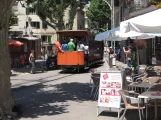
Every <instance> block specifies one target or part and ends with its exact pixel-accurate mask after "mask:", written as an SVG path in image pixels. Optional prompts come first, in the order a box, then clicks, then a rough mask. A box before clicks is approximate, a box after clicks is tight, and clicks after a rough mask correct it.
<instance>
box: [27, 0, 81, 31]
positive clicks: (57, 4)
mask: <svg viewBox="0 0 161 120" xmlns="http://www.w3.org/2000/svg"><path fill="white" fill-rule="evenodd" d="M80 2H82V1H80ZM80 2H79V1H78V0H27V1H26V3H27V4H28V5H30V4H31V5H32V6H33V8H35V9H36V12H37V15H38V16H39V17H40V19H41V20H42V21H43V22H45V23H47V24H48V25H49V26H51V27H52V28H54V29H64V28H65V25H64V21H63V17H64V11H65V10H66V9H67V7H70V8H71V9H70V13H71V14H70V16H69V19H70V20H69V24H72V22H73V20H71V19H74V16H75V13H76V8H77V7H78V6H79V5H80V4H79V3H80ZM49 21H50V22H49ZM51 23H53V24H51Z"/></svg>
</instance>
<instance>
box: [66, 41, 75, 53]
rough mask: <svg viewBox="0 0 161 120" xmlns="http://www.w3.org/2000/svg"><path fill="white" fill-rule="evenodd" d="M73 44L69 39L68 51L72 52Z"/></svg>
mask: <svg viewBox="0 0 161 120" xmlns="http://www.w3.org/2000/svg"><path fill="white" fill-rule="evenodd" d="M74 48H75V44H74V43H73V39H70V42H69V43H68V51H70V52H72V51H74Z"/></svg>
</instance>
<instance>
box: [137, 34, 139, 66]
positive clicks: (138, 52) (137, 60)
mask: <svg viewBox="0 0 161 120" xmlns="http://www.w3.org/2000/svg"><path fill="white" fill-rule="evenodd" d="M136 41H137V43H138V39H137V37H136ZM136 53H137V64H138V66H139V51H138V46H137V45H136Z"/></svg>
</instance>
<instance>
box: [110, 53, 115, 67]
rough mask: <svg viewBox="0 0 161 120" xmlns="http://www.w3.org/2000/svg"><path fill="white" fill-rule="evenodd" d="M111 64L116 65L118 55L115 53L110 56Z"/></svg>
mask: <svg viewBox="0 0 161 120" xmlns="http://www.w3.org/2000/svg"><path fill="white" fill-rule="evenodd" d="M109 66H110V68H111V67H112V66H116V57H115V56H114V55H113V54H110V57H109Z"/></svg>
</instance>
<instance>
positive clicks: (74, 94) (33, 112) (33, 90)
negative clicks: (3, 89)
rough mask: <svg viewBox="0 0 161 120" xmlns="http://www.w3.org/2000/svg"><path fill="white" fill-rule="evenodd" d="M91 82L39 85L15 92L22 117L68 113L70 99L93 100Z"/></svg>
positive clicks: (77, 100)
mask: <svg viewBox="0 0 161 120" xmlns="http://www.w3.org/2000/svg"><path fill="white" fill-rule="evenodd" d="M90 90H91V89H90V87H89V84H83V83H77V82H74V83H62V84H57V85H43V84H40V85H37V86H33V87H29V88H27V89H24V90H23V89H22V90H20V91H17V92H13V95H14V97H15V101H16V104H17V107H16V108H15V109H16V111H18V113H19V116H20V118H37V117H39V116H45V115H46V116H53V115H57V114H63V113H68V112H69V111H68V106H69V105H70V104H69V101H75V102H79V103H80V102H83V101H91V98H90V97H89V95H90V94H89V92H90Z"/></svg>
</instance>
